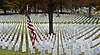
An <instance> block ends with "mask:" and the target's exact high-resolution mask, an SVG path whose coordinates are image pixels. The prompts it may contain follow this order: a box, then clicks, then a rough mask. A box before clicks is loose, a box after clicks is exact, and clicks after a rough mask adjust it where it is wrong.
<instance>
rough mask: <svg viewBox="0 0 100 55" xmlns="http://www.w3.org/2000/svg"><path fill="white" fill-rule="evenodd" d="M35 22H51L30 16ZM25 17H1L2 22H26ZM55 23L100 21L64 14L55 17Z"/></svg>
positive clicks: (46, 18) (45, 17) (43, 18)
mask: <svg viewBox="0 0 100 55" xmlns="http://www.w3.org/2000/svg"><path fill="white" fill-rule="evenodd" d="M30 17H31V19H32V21H33V22H49V19H48V17H47V16H43V17H40V16H39V15H37V16H35V15H30ZM25 20H26V18H25V16H24V15H7V16H0V22H9V23H10V22H25ZM53 22H72V23H99V22H100V19H97V18H88V17H85V16H80V15H72V14H63V15H61V17H56V16H55V15H54V18H53Z"/></svg>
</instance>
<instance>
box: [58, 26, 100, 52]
mask: <svg viewBox="0 0 100 55" xmlns="http://www.w3.org/2000/svg"><path fill="white" fill-rule="evenodd" d="M91 27H93V26H92V25H91V26H90V27H88V28H90V29H89V30H87V33H88V32H89V31H90V30H92V31H91V32H90V33H88V34H86V35H85V36H83V37H82V39H79V41H82V40H84V39H85V38H86V37H88V36H90V35H91V34H93V33H94V32H96V31H97V30H99V25H95V26H94V27H93V28H95V29H93V28H91ZM96 27H97V28H96ZM88 28H87V29H88ZM62 32H63V31H62ZM83 33H84V34H85V33H86V32H83ZM99 34H100V31H97V32H96V33H95V34H94V35H93V36H91V37H90V39H91V40H92V39H94V38H95V37H96V36H98V35H99ZM79 37H80V36H79ZM77 38H78V37H77ZM83 38H84V39H83ZM90 39H87V40H88V41H89V40H90ZM66 40H67V39H66ZM99 40H100V39H99V38H98V39H96V40H95V41H93V45H92V46H94V45H96V44H97V43H99ZM68 41H71V39H70V40H68ZM68 41H67V42H68ZM76 41H77V40H76ZM82 42H84V43H86V41H82ZM60 43H61V42H60ZM60 43H59V46H61V45H60ZM65 43H66V42H65ZM69 44H71V43H68V44H67V45H69ZM72 44H73V43H72ZM89 44H90V43H89ZM73 46H74V45H73ZM98 46H99V45H98ZM84 47H87V48H89V49H90V47H88V45H86V46H84ZM77 48H78V47H77ZM59 49H60V51H59V54H60V53H61V54H62V53H63V51H61V50H62V47H59ZM65 49H66V48H65ZM82 49H84V48H82ZM89 49H87V50H89ZM96 49H99V48H97V47H96ZM67 50H71V49H67ZM67 50H66V51H67ZM66 51H65V52H66ZM74 51H75V50H73V52H74ZM84 52H85V54H89V53H86V51H84ZM98 52H100V51H98ZM98 52H97V53H98ZM76 53H77V52H76ZM66 54H69V51H67V52H66ZM73 54H74V53H73ZM78 54H79V53H78ZM94 54H96V52H94Z"/></svg>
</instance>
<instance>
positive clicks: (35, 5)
mask: <svg viewBox="0 0 100 55" xmlns="http://www.w3.org/2000/svg"><path fill="white" fill-rule="evenodd" d="M34 13H36V4H35V5H34Z"/></svg>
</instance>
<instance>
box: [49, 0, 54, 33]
mask: <svg viewBox="0 0 100 55" xmlns="http://www.w3.org/2000/svg"><path fill="white" fill-rule="evenodd" d="M48 17H49V34H51V33H54V32H53V4H52V0H49V3H48Z"/></svg>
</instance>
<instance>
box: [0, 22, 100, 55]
mask: <svg viewBox="0 0 100 55" xmlns="http://www.w3.org/2000/svg"><path fill="white" fill-rule="evenodd" d="M16 26H17V25H16ZM34 26H35V29H36V30H37V33H38V35H37V36H38V37H40V38H38V37H37V39H38V42H37V41H36V43H37V44H36V46H37V47H36V48H38V51H39V52H41V54H45V50H46V49H47V50H48V52H49V53H51V52H52V48H54V49H53V52H52V53H53V54H57V47H58V37H59V36H60V33H58V34H59V35H56V37H52V36H53V35H51V36H50V35H48V37H47V36H46V35H45V33H44V32H43V30H47V28H46V29H45V28H44V29H42V28H41V26H42V25H41V26H39V25H36V24H35V25H34ZM58 26H59V25H58ZM64 26H65V25H64ZM71 26H72V25H71ZM83 26H84V25H83ZM95 26H98V25H95ZM95 26H94V28H95ZM69 27H70V25H69ZM76 27H77V25H76ZM91 27H93V26H91V25H90V29H91V30H93V29H92V28H91ZM16 28H17V27H16ZM24 29H25V28H24ZM58 29H61V28H59V27H58ZM97 29H98V28H95V30H97ZM21 30H22V28H21ZM69 30H70V29H69ZM57 31H59V30H57ZM13 32H15V31H13ZM62 32H63V31H62ZM93 32H94V31H93ZM17 33H18V31H17ZM99 33H100V32H98V34H99ZM21 34H22V31H20V35H19V37H18V41H17V43H16V45H15V51H18V49H19V46H20V43H21ZM12 36H14V34H12ZM12 36H10V38H8V37H6V38H5V39H7V38H8V39H9V41H8V42H7V43H8V44H9V42H10V41H11V39H12ZM49 37H50V38H49ZM95 37H96V36H95ZM16 38H17V36H16V37H15V38H14V39H13V40H14V41H15V39H16ZM55 38H56V40H55ZM0 39H3V38H0ZM41 39H42V40H41ZM46 39H47V40H46ZM3 40H4V39H3ZM59 40H60V37H59ZM66 40H67V39H66ZM80 40H81V39H80ZM4 41H5V40H4ZM68 41H69V40H68ZM81 41H82V40H81ZM29 42H30V45H31V40H30V41H29ZM2 43H4V42H2ZM5 43H6V42H5ZM12 43H15V42H12ZM25 43H26V41H25V37H24V38H23V45H22V46H23V47H22V52H26V50H25V49H24V47H25ZM44 43H45V44H44ZM65 43H66V42H65ZM69 44H70V42H69V43H68V45H69ZM13 45H14V44H13ZM4 46H6V45H5V44H3V45H2V48H3V49H5V47H4ZM8 46H9V48H8V49H9V50H10V47H11V44H10V45H8ZM31 47H32V45H31ZM31 47H30V50H31V51H32V52H33V53H34V50H33V49H32V48H31ZM59 49H62V47H61V41H60V42H59ZM69 50H71V49H69ZM67 52H68V51H67ZM60 53H61V54H62V53H63V51H60V50H59V54H60Z"/></svg>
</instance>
